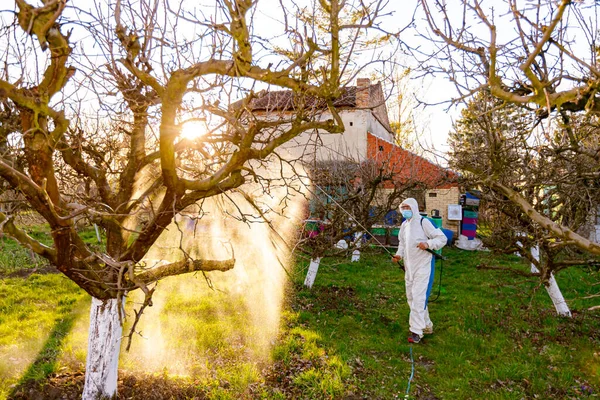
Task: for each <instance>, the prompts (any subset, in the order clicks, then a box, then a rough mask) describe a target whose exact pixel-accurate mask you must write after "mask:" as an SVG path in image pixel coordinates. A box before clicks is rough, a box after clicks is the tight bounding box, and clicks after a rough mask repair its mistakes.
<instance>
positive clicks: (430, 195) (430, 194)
mask: <svg viewBox="0 0 600 400" xmlns="http://www.w3.org/2000/svg"><path fill="white" fill-rule="evenodd" d="M429 197H437V193H434V192H429Z"/></svg>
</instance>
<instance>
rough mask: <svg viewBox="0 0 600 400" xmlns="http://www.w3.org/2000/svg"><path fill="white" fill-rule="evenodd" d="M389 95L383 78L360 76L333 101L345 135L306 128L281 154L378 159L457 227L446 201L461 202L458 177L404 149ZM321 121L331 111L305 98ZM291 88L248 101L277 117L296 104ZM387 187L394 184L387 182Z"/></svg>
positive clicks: (427, 207) (307, 159)
mask: <svg viewBox="0 0 600 400" xmlns="http://www.w3.org/2000/svg"><path fill="white" fill-rule="evenodd" d="M385 100H386V98H385V96H384V93H383V88H382V85H381V83H380V82H378V83H375V84H372V83H371V81H370V80H369V79H365V78H359V79H357V82H356V86H347V87H345V88H344V90H343V93H342V95H341V96H340V97H339V98H338V99H337V100H335V101H334V106H335V107H336V110H337V111H338V113H339V115H340V117H341V119H342V121H343V123H344V126H345V132H344V133H343V134H331V133H328V132H322V131H308V132H304V133H303V134H301V135H300V136H298V137H296V138H295V139H293V140H292V141H290V142H288V143H287V144H285V145H284V146H282V147H281V148H280V150H279V154H280V155H281V156H282V157H283V158H286V159H288V160H301V161H302V162H303V164H305V165H314V163H315V162H319V161H320V162H323V161H332V160H339V161H347V160H354V161H359V162H360V161H363V160H374V161H376V162H377V163H381V164H382V165H384V166H385V168H386V170H387V171H388V172H393V174H394V179H395V181H396V183H405V182H408V181H411V182H415V183H416V184H417V185H416V186H417V187H418V188H419V189H420V190H421V193H422V195H421V196H419V197H420V198H418V199H417V200H418V201H419V203H420V205H421V207H422V209H423V210H424V211H426V212H427V213H428V214H430V213H431V211H432V210H439V212H440V214H441V216H442V217H443V219H444V221H443V223H444V226H445V227H447V228H449V229H452V230H454V231H455V233H456V232H458V224H457V223H456V222H455V221H448V219H447V209H448V204H458V200H459V196H460V193H459V189H458V184H457V182H456V181H457V179H456V178H457V176H456V174H455V173H454V172H452V171H449V170H447V169H446V168H443V167H441V166H439V165H436V164H434V163H432V162H431V161H429V160H427V159H425V158H423V157H421V156H419V155H416V154H414V153H411V152H410V151H408V150H405V149H403V148H402V147H401V146H399V145H397V144H396V143H395V136H394V132H393V130H392V128H391V126H390V121H389V117H388V111H387V107H386V104H385ZM303 101H304V105H305V106H308V107H313V108H314V111H315V112H316V113H318V114H319V118H321V119H322V120H326V119H330V118H331V114H330V113H329V112H328V110H327V109H326V107H325V105H324V104H321V105H319V103H318V102H317V101H312V100H310V99H309V100H306V99H304V100H303ZM297 103H298V101H297V99H295V98H294V95H293V93H292V92H291V91H271V92H267V93H265V94H264V95H263V96H260V97H258V98H256V99H253V100H252V102H251V103H250V108H251V109H252V111H253V113H254V115H257V116H261V115H262V116H264V117H265V118H273V117H274V116H276V115H281V114H285V113H286V112H287V113H289V112H291V111H292V110H294V109H295V108H296V107H297V106H298V105H297ZM387 185H388V186H387V189H391V187H393V183H391V182H388V183H387Z"/></svg>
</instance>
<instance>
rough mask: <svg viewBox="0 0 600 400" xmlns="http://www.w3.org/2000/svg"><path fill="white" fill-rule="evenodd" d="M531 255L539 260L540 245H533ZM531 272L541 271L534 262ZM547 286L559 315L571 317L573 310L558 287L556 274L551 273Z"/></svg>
mask: <svg viewBox="0 0 600 400" xmlns="http://www.w3.org/2000/svg"><path fill="white" fill-rule="evenodd" d="M531 255H532V256H533V257H534V258H535V259H536V260H538V261H539V260H540V248H539V247H538V246H535V247H532V248H531ZM531 272H534V273H538V272H540V271H539V270H538V269H537V268H536V266H535V265H534V264H533V263H532V264H531ZM545 286H546V291H547V292H548V296H550V299H551V300H552V303H554V308H555V309H556V312H557V313H558V315H561V316H563V317H571V310H569V305H568V304H567V302H566V301H565V298H564V297H563V295H562V292H561V291H560V288H559V287H558V283H556V279H554V274H552V273H551V274H550V279H548V285H545Z"/></svg>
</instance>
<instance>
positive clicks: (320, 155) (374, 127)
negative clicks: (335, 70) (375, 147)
mask: <svg viewBox="0 0 600 400" xmlns="http://www.w3.org/2000/svg"><path fill="white" fill-rule="evenodd" d="M340 117H341V118H342V121H343V122H344V127H345V129H346V130H345V132H344V133H343V134H335V133H333V134H332V133H329V132H326V131H320V132H319V133H318V134H317V133H316V132H304V133H303V134H302V135H300V136H298V137H297V138H295V139H294V140H292V141H290V142H288V143H287V144H285V145H284V146H283V147H282V148H280V150H279V152H280V154H281V156H283V157H285V158H289V159H298V158H300V157H302V159H303V160H304V161H305V162H310V161H313V160H314V159H315V157H316V159H317V160H341V159H347V158H353V159H355V160H364V159H366V158H367V132H371V133H372V134H374V135H375V136H379V137H381V138H383V139H385V140H388V141H392V140H393V139H392V135H391V134H390V133H389V132H388V131H387V129H385V128H384V127H383V125H382V124H381V123H380V122H379V121H378V120H377V119H376V118H375V117H374V116H373V113H372V112H371V110H341V111H340ZM330 118H331V115H330V114H323V116H322V117H321V119H322V120H327V119H330Z"/></svg>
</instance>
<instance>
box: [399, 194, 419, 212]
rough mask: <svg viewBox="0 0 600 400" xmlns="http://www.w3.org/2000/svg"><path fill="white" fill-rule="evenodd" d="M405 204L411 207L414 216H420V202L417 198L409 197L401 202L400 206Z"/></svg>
mask: <svg viewBox="0 0 600 400" xmlns="http://www.w3.org/2000/svg"><path fill="white" fill-rule="evenodd" d="M403 205H407V206H409V207H410V209H411V211H412V213H413V217H417V216H419V204H418V203H417V200H415V199H413V198H412V197H409V198H408V199H405V200H404V201H403V202H402V203H400V207H402V206H403Z"/></svg>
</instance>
